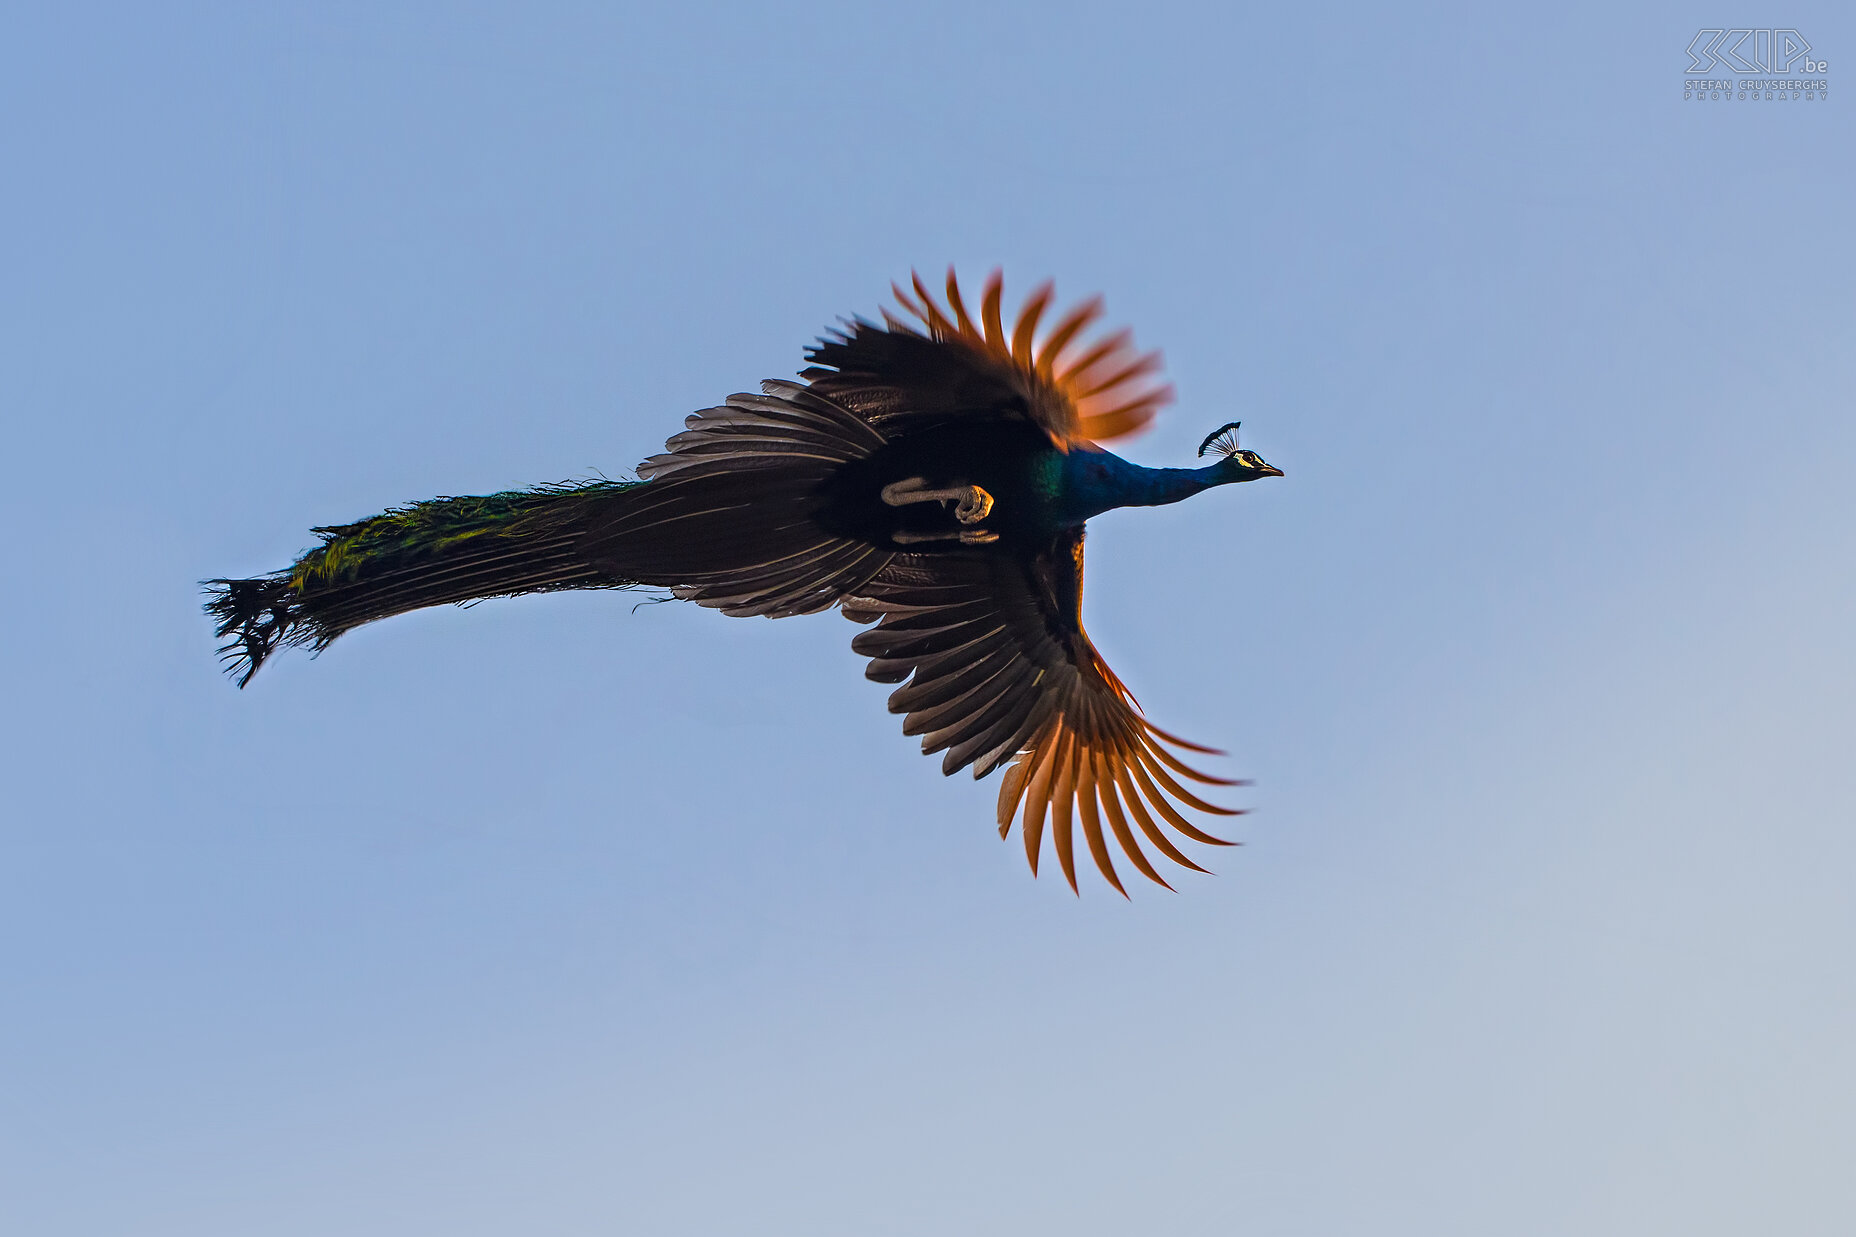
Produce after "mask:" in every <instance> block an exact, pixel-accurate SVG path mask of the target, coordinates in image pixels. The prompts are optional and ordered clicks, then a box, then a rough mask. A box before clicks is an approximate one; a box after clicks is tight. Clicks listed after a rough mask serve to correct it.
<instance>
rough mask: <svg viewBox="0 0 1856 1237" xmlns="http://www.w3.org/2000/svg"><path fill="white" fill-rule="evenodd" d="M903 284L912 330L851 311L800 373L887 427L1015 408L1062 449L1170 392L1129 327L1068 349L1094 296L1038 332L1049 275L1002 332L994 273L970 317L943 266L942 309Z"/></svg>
mask: <svg viewBox="0 0 1856 1237" xmlns="http://www.w3.org/2000/svg"><path fill="white" fill-rule="evenodd" d="M912 283H913V286H914V293H913V295H911V294H910V293H908V292H905V291H903V290H902V289H901V288H895V293H896V299H897V300H898V301H900V302H901V304H902V307H903V309H905V310H907V311H908V313H909V314H910V315H911V316H912V317H914V318H915V319H916V320H917V321H918V322H919V323H920V325H921V329H918V328H917V327H916V326H915V325H913V324H910V323H907V322H904V321H902V320H901V319H900V318H898V317H896V316H895V315H894V314H892V313H891V312H890V311H889V310H887V309H885V310H884V311H883V322H884V325H883V326H878V325H876V324H875V323H873V322H866V321H863V320H862V319H858V320H856V321H854V322H851V323H849V324H848V325H847V326H846V327H845V329H844V330H842V331H840V332H836V333H834V334H832V335H830V336H828V337H827V338H825V339H823V340H820V341H819V343H818V344H817V345H815V346H814V347H813V348H812V350H811V351H810V352H809V353H807V355H806V359H807V360H808V361H810V362H811V363H812V364H811V366H810V367H809V368H807V369H806V370H805V371H804V373H803V374H802V376H803V377H804V378H805V379H806V381H807V382H809V383H810V384H811V385H812V387H813V389H814V390H816V391H818V392H820V393H821V394H824V395H829V396H831V397H832V398H833V399H836V400H838V401H840V402H841V403H843V404H845V405H846V406H847V407H849V408H851V409H852V410H853V411H855V412H857V413H858V414H859V415H860V416H863V417H865V419H866V420H868V421H869V422H870V424H871V425H873V426H875V427H876V428H877V429H879V430H881V431H882V432H883V433H885V434H886V435H891V436H893V435H894V434H895V433H896V432H899V431H909V432H912V431H915V430H918V429H926V428H929V427H930V426H932V425H933V424H935V423H937V422H941V421H945V420H948V419H951V418H956V417H968V416H974V415H992V416H999V417H1007V418H1012V417H1022V418H1024V419H1026V420H1030V421H1032V422H1034V423H1036V424H1037V425H1039V426H1042V427H1043V428H1044V430H1045V431H1046V432H1048V433H1049V434H1050V436H1051V439H1052V440H1053V441H1054V442H1055V443H1056V444H1057V445H1058V446H1059V447H1062V448H1064V449H1065V450H1068V449H1069V448H1070V447H1072V446H1077V445H1087V444H1089V443H1093V442H1097V441H1105V440H1108V439H1111V438H1119V437H1121V436H1123V435H1125V434H1131V433H1133V432H1134V431H1136V430H1138V429H1141V428H1143V427H1144V426H1146V424H1147V423H1148V422H1149V421H1151V420H1153V418H1154V413H1155V412H1157V411H1158V410H1159V409H1160V407H1161V406H1162V405H1164V404H1166V403H1167V402H1169V401H1170V400H1171V399H1172V398H1173V388H1172V387H1170V386H1167V385H1165V384H1163V383H1157V382H1155V381H1154V380H1153V379H1152V377H1151V375H1152V374H1153V373H1154V372H1155V371H1157V370H1158V369H1159V368H1160V354H1159V353H1157V352H1148V353H1137V352H1136V351H1135V350H1134V345H1133V341H1132V337H1131V335H1130V334H1129V332H1127V331H1119V332H1117V333H1115V334H1113V335H1110V336H1108V337H1106V338H1104V339H1100V340H1097V341H1095V342H1094V343H1092V344H1090V345H1088V346H1087V347H1084V348H1082V349H1081V351H1079V352H1077V353H1076V355H1074V356H1068V355H1066V354H1067V353H1068V352H1069V350H1070V349H1071V346H1072V345H1073V344H1076V343H1077V339H1078V336H1080V335H1081V334H1082V332H1083V329H1084V328H1085V327H1087V326H1088V325H1089V324H1090V323H1091V322H1093V321H1094V320H1095V319H1096V318H1097V317H1099V316H1100V315H1101V313H1102V299H1101V298H1100V297H1094V298H1092V299H1090V300H1088V301H1085V302H1083V303H1082V304H1080V305H1078V306H1076V307H1075V308H1074V309H1072V310H1070V311H1069V312H1068V313H1067V314H1065V315H1064V316H1063V317H1062V318H1061V319H1060V320H1059V321H1058V322H1057V324H1056V325H1055V326H1053V327H1052V328H1051V329H1050V332H1049V334H1047V335H1045V336H1044V338H1043V340H1042V341H1041V342H1039V341H1038V340H1037V330H1038V322H1039V321H1040V320H1041V319H1042V317H1043V315H1044V311H1045V309H1047V308H1048V307H1049V305H1050V300H1051V285H1050V284H1048V283H1045V284H1043V285H1041V286H1040V287H1038V288H1037V289H1036V290H1035V291H1033V292H1032V294H1031V295H1030V297H1029V298H1027V299H1026V301H1025V304H1024V307H1023V308H1022V309H1020V310H1019V313H1018V320H1017V322H1016V323H1014V324H1013V327H1012V333H1011V335H1010V336H1009V337H1008V336H1007V335H1006V332H1005V323H1004V320H1003V319H1002V318H1001V316H1000V308H999V302H1000V296H1001V289H1002V287H1003V281H1002V278H1001V276H1000V273H999V272H998V271H994V272H993V273H992V275H991V276H990V277H989V278H988V279H987V280H986V287H985V289H984V290H983V291H982V292H981V294H980V318H979V321H978V322H977V323H976V322H974V320H973V319H972V318H971V317H969V316H968V314H967V308H966V304H965V302H964V301H963V300H962V299H961V295H960V287H959V285H958V284H957V283H956V282H955V279H954V272H953V270H952V269H951V268H950V269H949V270H948V272H947V303H948V308H946V309H943V308H942V307H941V306H940V305H939V304H937V303H936V301H935V299H934V297H933V295H932V294H930V293H929V291H928V289H927V286H926V285H924V284H923V283H922V280H921V276H919V275H915V276H913V277H912ZM922 330H926V332H927V333H926V334H923V333H922Z"/></svg>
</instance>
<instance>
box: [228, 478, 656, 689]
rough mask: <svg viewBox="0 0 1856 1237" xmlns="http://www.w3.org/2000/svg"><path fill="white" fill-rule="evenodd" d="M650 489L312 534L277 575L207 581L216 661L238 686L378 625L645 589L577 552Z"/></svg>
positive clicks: (488, 503) (499, 504)
mask: <svg viewBox="0 0 1856 1237" xmlns="http://www.w3.org/2000/svg"><path fill="white" fill-rule="evenodd" d="M642 484H644V483H643V482H637V481H595V482H592V483H590V484H585V485H573V484H564V485H546V486H538V487H536V488H535V489H532V490H512V491H508V492H505V493H501V494H490V495H487V496H483V497H475V498H434V499H429V500H427V501H425V502H419V503H412V504H410V505H408V506H405V507H397V508H394V509H393V510H391V511H386V512H383V513H381V514H380V515H377V516H373V517H371V518H369V519H365V520H360V521H357V522H356V523H353V524H342V525H337V526H334V527H330V528H318V529H315V530H313V531H315V532H317V533H320V534H321V535H322V544H321V545H319V546H317V547H316V548H315V549H313V550H310V551H309V552H307V553H306V554H304V555H303V556H302V557H301V558H299V559H297V560H296V562H294V563H292V564H291V565H290V566H289V567H287V568H285V569H284V570H282V571H279V572H274V573H272V574H270V575H267V576H259V577H257V578H255V579H249V580H209V581H207V584H206V587H207V595H208V600H207V603H206V611H207V613H208V614H210V615H212V616H213V618H214V619H216V620H217V621H218V628H217V631H218V635H219V636H220V637H221V638H222V639H223V640H225V643H224V644H223V645H221V646H220V649H219V653H220V657H221V658H222V659H223V660H224V661H225V662H226V663H227V669H228V671H229V672H230V673H231V674H232V676H233V677H234V678H235V679H236V680H237V681H238V685H239V686H240V687H243V686H245V684H247V683H249V682H250V681H251V676H252V675H254V674H256V673H257V671H258V667H260V666H262V665H263V664H264V661H265V659H266V658H267V657H269V656H270V655H271V653H272V652H274V651H275V650H276V649H278V648H280V647H285V646H296V647H302V648H311V649H317V650H320V649H324V648H327V647H328V646H329V645H330V644H331V643H332V642H333V641H334V640H335V639H336V638H337V637H338V636H340V635H342V633H344V632H347V631H350V630H352V629H354V628H356V627H359V626H360V625H361V624H363V623H368V622H372V621H373V620H375V619H381V618H387V617H389V616H391V615H395V614H404V613H406V612H407V611H409V610H418V609H422V608H423V607H426V606H437V605H444V604H445V603H447V602H464V601H476V600H478V599H481V598H485V597H513V596H517V595H520V594H524V593H545V592H553V591H556V590H560V589H577V588H627V587H631V586H633V585H636V584H637V583H639V582H638V581H637V580H631V579H626V578H624V577H623V576H619V575H615V574H613V573H612V572H610V571H608V570H605V569H602V568H600V567H597V566H595V565H594V564H593V563H591V562H589V561H588V560H587V559H586V558H585V557H584V556H583V555H581V554H580V553H578V552H577V542H578V541H579V539H580V537H581V536H582V535H584V533H585V532H586V530H587V527H588V521H589V520H590V519H592V518H593V516H594V513H595V512H596V511H597V510H598V509H599V507H600V505H601V503H602V500H610V499H611V498H612V497H613V496H615V495H619V494H624V493H626V492H627V491H630V490H634V489H636V488H638V487H639V486H640V485H642Z"/></svg>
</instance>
